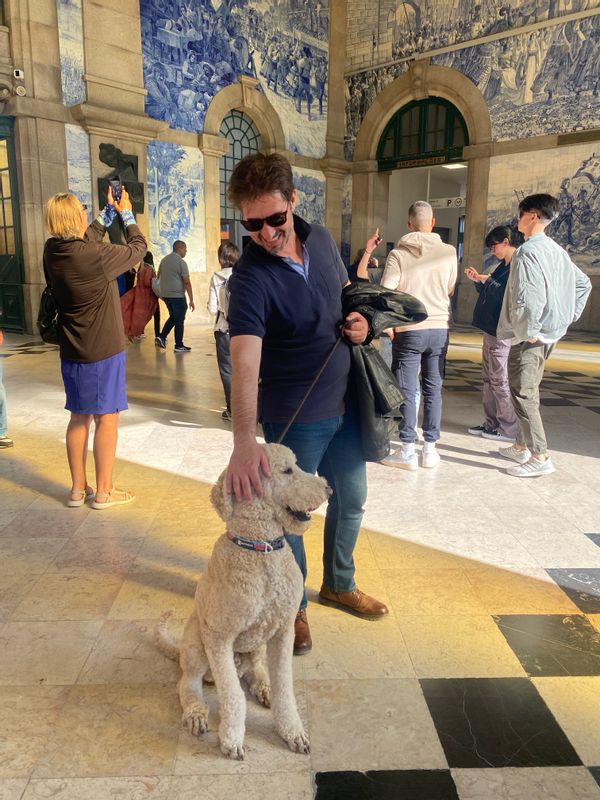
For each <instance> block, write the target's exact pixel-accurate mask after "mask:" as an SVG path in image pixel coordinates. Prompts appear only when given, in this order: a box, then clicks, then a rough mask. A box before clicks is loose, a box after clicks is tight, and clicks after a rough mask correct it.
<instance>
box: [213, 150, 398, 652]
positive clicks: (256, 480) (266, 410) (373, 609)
mask: <svg viewBox="0 0 600 800" xmlns="http://www.w3.org/2000/svg"><path fill="white" fill-rule="evenodd" d="M229 198H230V201H231V202H232V203H233V205H235V206H236V207H237V208H239V209H240V210H241V212H242V214H243V221H242V225H243V226H244V227H245V228H246V230H247V231H248V232H249V233H250V238H251V239H252V241H251V242H250V243H249V244H248V246H247V247H246V248H245V250H244V252H243V253H242V256H241V258H240V260H239V261H238V263H237V264H236V267H235V270H234V272H233V275H232V276H231V278H230V281H229V287H230V291H231V295H230V304H229V315H228V316H229V332H230V336H231V359H232V415H233V440H234V449H233V453H232V456H231V460H230V462H229V471H228V478H227V485H228V488H229V491H233V492H234V493H235V495H236V497H237V498H238V499H244V500H246V501H247V502H252V499H253V497H254V496H255V495H256V496H261V494H262V485H261V472H262V473H263V474H264V475H265V476H266V477H270V474H271V473H270V467H269V463H268V461H267V457H266V454H265V452H264V450H263V449H262V448H261V447H260V446H259V444H258V443H257V441H256V409H257V402H258V380H259V376H260V380H261V400H260V408H259V417H260V420H261V422H262V426H263V432H264V436H265V439H266V440H267V441H268V442H273V441H278V440H279V437H280V435H281V434H282V433H283V431H284V429H285V428H286V425H287V423H288V422H289V421H290V419H291V418H292V416H293V415H294V413H295V412H296V411H297V409H298V407H299V406H300V405H301V403H302V401H303V398H305V395H306V393H307V390H308V389H309V387H310V385H311V383H312V382H313V379H314V378H315V376H316V375H317V374H318V372H319V370H320V369H321V367H322V366H323V364H324V362H325V360H326V358H327V356H328V355H329V353H330V352H331V350H332V348H333V346H334V345H335V343H336V340H337V338H338V337H339V336H340V328H341V335H342V336H343V338H344V342H343V343H342V344H341V346H338V347H337V348H336V349H335V351H334V353H333V355H332V357H331V359H330V361H329V362H328V363H327V366H326V367H325V369H324V370H323V372H322V374H321V375H320V377H319V379H318V381H317V382H316V384H315V386H314V388H313V389H312V391H311V392H310V394H309V395H308V397H307V398H306V400H305V402H304V404H303V405H302V408H301V410H300V412H299V414H298V416H297V417H296V419H295V420H294V423H293V424H292V425H291V427H290V428H289V430H288V431H287V433H286V434H285V436H284V438H283V440H282V444H285V445H287V446H288V447H290V448H291V450H293V452H294V453H295V455H296V458H297V461H298V465H299V466H300V468H301V469H303V470H305V471H306V472H311V473H314V472H318V473H319V474H320V475H322V476H323V477H324V478H326V480H327V482H328V483H329V486H330V487H331V489H332V490H333V494H332V495H331V497H330V499H329V503H328V508H327V515H326V518H325V530H324V548H323V550H324V552H323V571H324V575H323V585H322V586H321V590H320V592H319V600H320V602H322V603H324V604H327V605H333V606H336V607H338V608H341V609H343V610H346V611H349V612H351V613H353V614H355V615H357V616H361V617H365V618H367V619H379V618H381V617H383V616H384V615H385V614H387V613H388V609H387V608H386V606H385V605H384V604H383V603H380V602H379V601H378V600H375V599H374V598H372V597H369V596H368V595H366V594H364V592H361V591H360V589H358V588H357V587H356V584H355V582H354V560H353V551H354V546H355V544H356V540H357V537H358V532H359V529H360V524H361V520H362V515H363V504H364V502H365V500H366V493H367V486H366V469H365V462H364V460H363V456H362V448H361V440H360V428H359V426H358V418H357V414H356V413H355V409H354V403H353V399H352V396H351V393H350V392H348V376H349V372H350V352H349V347H348V344H347V343H350V344H360V343H362V342H363V341H364V340H365V339H366V337H367V335H368V323H367V320H366V319H365V318H364V317H363V316H362V315H361V314H358V313H357V312H352V313H350V314H349V315H348V316H347V317H346V320H345V321H344V318H343V314H342V304H341V292H342V288H343V286H344V285H345V284H346V283H347V282H348V275H347V273H346V269H345V267H344V265H343V263H342V260H341V258H340V255H339V252H338V250H337V247H336V245H335V242H334V241H333V239H332V237H331V236H330V234H329V233H328V232H327V231H326V230H325V229H324V228H322V227H321V226H320V225H309V224H308V223H307V222H305V221H304V220H303V219H301V218H300V217H298V216H296V215H295V214H294V213H293V211H294V208H295V205H296V190H295V188H294V184H293V176H292V169H291V166H290V164H289V162H288V161H287V160H286V159H285V158H284V157H283V156H281V155H279V154H277V153H272V154H269V155H265V154H263V153H256V154H253V155H251V156H247V157H246V158H244V159H242V160H241V161H240V162H239V163H238V164H237V166H236V167H235V169H234V170H233V173H232V175H231V181H230V184H229ZM286 538H287V541H288V543H289V545H290V546H291V548H292V551H293V553H294V556H295V558H296V561H297V563H298V566H299V567H300V569H301V571H302V574H303V576H304V579H306V573H307V569H306V554H305V551H304V544H303V539H302V537H300V536H291V535H290V536H286ZM306 606H307V598H306V592H305V593H304V596H303V598H302V602H301V605H300V610H299V612H298V615H297V617H296V628H295V641H294V653H295V654H296V655H301V654H303V653H307V652H308V651H309V650H310V649H311V646H312V641H311V637H310V630H309V627H308V621H307V618H306Z"/></svg>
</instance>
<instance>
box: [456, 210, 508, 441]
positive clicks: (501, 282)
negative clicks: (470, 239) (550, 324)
mask: <svg viewBox="0 0 600 800" xmlns="http://www.w3.org/2000/svg"><path fill="white" fill-rule="evenodd" d="M485 245H486V247H487V248H488V249H489V251H490V253H491V254H492V255H493V256H495V257H496V258H499V259H500V262H499V263H498V264H497V266H496V268H495V269H494V271H493V272H492V273H491V274H488V275H486V274H481V273H478V272H477V270H476V269H473V267H467V268H466V269H465V275H466V276H467V278H469V280H471V281H473V282H474V283H475V288H476V289H477V292H478V294H479V297H478V298H477V303H476V304H475V309H474V311H473V325H474V326H475V327H476V328H479V329H480V330H482V331H483V350H482V354H481V370H482V375H483V413H484V415H485V419H484V421H483V424H481V425H473V426H472V427H471V428H469V429H468V430H469V433H470V434H471V435H472V436H483V437H484V439H492V440H494V439H495V440H496V441H499V442H514V441H515V437H516V435H517V430H518V425H517V415H516V414H515V409H514V406H513V404H512V400H511V397H510V389H509V387H508V355H509V353H510V346H511V340H510V339H498V337H497V336H496V329H497V326H498V318H499V317H500V309H501V308H502V301H503V299H504V292H505V290H506V284H507V281H508V276H509V273H510V262H511V259H512V257H513V253H514V252H515V250H516V247H515V246H514V245H513V244H512V231H511V229H510V228H508V227H507V226H505V225H500V226H499V227H497V228H494V229H493V230H491V231H490V232H489V233H488V235H487V236H486V237H485Z"/></svg>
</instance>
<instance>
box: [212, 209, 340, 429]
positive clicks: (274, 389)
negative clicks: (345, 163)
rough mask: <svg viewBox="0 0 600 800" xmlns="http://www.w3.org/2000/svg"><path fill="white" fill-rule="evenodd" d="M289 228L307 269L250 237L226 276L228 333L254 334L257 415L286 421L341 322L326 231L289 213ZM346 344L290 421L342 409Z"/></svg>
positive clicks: (336, 258) (334, 260) (336, 265)
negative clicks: (258, 354) (258, 344)
mask: <svg viewBox="0 0 600 800" xmlns="http://www.w3.org/2000/svg"><path fill="white" fill-rule="evenodd" d="M294 229H295V231H296V234H297V235H298V237H299V239H300V241H301V242H302V244H303V245H304V247H305V248H306V251H307V252H308V256H309V261H308V263H309V268H308V276H307V277H305V276H304V275H302V274H300V272H299V271H298V270H296V269H294V267H292V266H291V265H290V264H288V263H286V261H285V260H284V259H283V258H281V257H280V256H276V255H273V254H271V253H268V252H267V251H266V250H264V249H263V248H262V247H260V245H257V244H256V243H255V242H250V243H249V244H248V246H247V247H246V248H245V250H244V252H243V253H242V256H241V258H240V260H239V261H238V263H237V264H236V266H235V269H234V271H233V274H232V276H231V278H230V279H229V289H230V292H231V296H230V301H229V312H228V320H229V334H230V336H232V337H233V336H242V335H249V336H258V337H259V338H261V339H262V358H261V364H260V377H261V389H262V391H261V399H262V408H261V409H260V412H261V419H262V420H263V421H264V422H287V421H288V420H289V419H290V417H291V416H292V414H293V413H294V412H295V411H296V409H297V407H298V405H299V404H300V401H301V400H302V398H303V397H304V394H305V393H306V390H307V389H308V387H309V386H310V384H311V383H312V381H313V379H314V377H315V375H316V374H317V372H318V371H319V369H320V368H321V366H322V364H323V362H324V361H325V358H326V357H327V355H328V353H329V351H330V350H331V348H332V347H333V345H334V344H335V341H336V339H337V338H338V335H339V326H340V325H341V324H342V322H343V314H342V300H341V293H342V287H343V286H344V285H345V284H346V282H347V280H348V275H347V272H346V268H345V266H344V264H343V262H342V259H341V258H340V254H339V252H338V249H337V247H336V246H335V242H334V241H333V239H332V238H331V235H330V234H329V233H328V232H327V231H326V230H325V228H323V227H321V226H320V225H309V224H308V222H305V221H304V220H303V219H301V218H300V217H297V216H296V215H294ZM349 371H350V351H349V346H348V345H347V344H346V341H345V340H344V341H343V342H342V343H341V344H340V345H339V346H338V348H337V350H336V351H335V354H334V356H333V358H332V359H331V361H330V362H329V364H328V365H327V367H326V369H325V371H324V372H323V374H322V375H321V377H320V378H319V380H318V382H317V385H316V386H315V388H314V389H313V391H312V392H311V394H310V396H309V398H308V400H307V401H306V403H305V404H304V406H303V408H302V411H301V412H300V414H299V416H298V417H297V419H296V422H304V423H306V422H319V421H321V420H324V419H330V418H331V417H336V416H339V415H341V414H343V413H344V395H345V394H346V387H347V383H348V373H349Z"/></svg>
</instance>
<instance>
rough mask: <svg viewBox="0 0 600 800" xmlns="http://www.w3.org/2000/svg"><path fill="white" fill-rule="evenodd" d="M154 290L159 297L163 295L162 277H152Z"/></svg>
mask: <svg viewBox="0 0 600 800" xmlns="http://www.w3.org/2000/svg"><path fill="white" fill-rule="evenodd" d="M152 291H153V292H154V294H155V295H156V296H157V297H162V294H161V291H160V278H152Z"/></svg>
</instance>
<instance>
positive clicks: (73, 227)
mask: <svg viewBox="0 0 600 800" xmlns="http://www.w3.org/2000/svg"><path fill="white" fill-rule="evenodd" d="M44 222H45V224H46V228H47V229H48V232H49V233H50V234H51V235H52V236H54V237H55V238H57V239H73V238H75V237H78V236H81V202H80V200H79V198H78V197H76V196H75V195H74V194H69V193H68V192H61V193H60V194H55V195H54V196H53V197H51V198H50V199H49V200H48V202H47V203H46V208H45V209H44Z"/></svg>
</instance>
